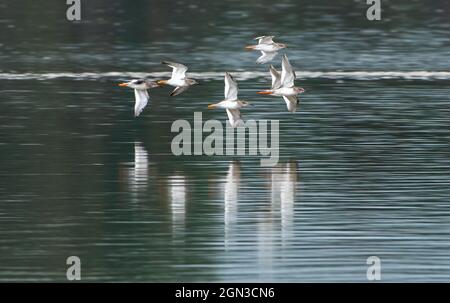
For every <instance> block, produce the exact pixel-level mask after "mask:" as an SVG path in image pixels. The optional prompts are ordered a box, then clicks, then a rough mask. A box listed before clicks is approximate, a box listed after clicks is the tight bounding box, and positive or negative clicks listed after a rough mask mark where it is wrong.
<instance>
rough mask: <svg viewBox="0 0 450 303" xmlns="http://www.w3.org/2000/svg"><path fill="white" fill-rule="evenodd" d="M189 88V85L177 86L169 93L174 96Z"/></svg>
mask: <svg viewBox="0 0 450 303" xmlns="http://www.w3.org/2000/svg"><path fill="white" fill-rule="evenodd" d="M188 88H189V86H177V87H176V88H175V89H174V90H173V91H172V92H171V93H170V96H171V97H173V96H176V95H179V94H181V93H182V92H184V91H186V90H187V89H188Z"/></svg>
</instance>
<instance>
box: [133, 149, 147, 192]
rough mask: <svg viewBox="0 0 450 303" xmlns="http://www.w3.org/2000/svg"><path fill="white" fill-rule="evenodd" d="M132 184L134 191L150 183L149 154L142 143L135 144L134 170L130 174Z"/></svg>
mask: <svg viewBox="0 0 450 303" xmlns="http://www.w3.org/2000/svg"><path fill="white" fill-rule="evenodd" d="M130 177H131V180H130V184H131V187H132V189H133V191H138V190H139V189H141V188H143V187H146V186H147V181H148V153H147V150H146V149H145V147H144V146H143V145H142V144H141V143H140V142H136V143H134V169H133V170H132V171H131V174H130Z"/></svg>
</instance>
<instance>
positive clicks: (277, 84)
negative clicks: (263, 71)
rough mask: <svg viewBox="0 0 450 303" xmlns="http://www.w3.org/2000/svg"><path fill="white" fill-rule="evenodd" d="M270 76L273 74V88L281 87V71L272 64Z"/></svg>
mask: <svg viewBox="0 0 450 303" xmlns="http://www.w3.org/2000/svg"><path fill="white" fill-rule="evenodd" d="M270 76H272V89H277V88H280V87H281V75H280V73H279V72H278V71H277V70H276V69H275V67H273V65H271V66H270Z"/></svg>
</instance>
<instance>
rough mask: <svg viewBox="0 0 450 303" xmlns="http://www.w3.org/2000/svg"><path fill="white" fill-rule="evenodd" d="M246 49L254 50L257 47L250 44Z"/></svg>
mask: <svg viewBox="0 0 450 303" xmlns="http://www.w3.org/2000/svg"><path fill="white" fill-rule="evenodd" d="M245 49H246V50H254V49H255V45H248V46H246V47H245Z"/></svg>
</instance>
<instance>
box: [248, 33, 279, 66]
mask: <svg viewBox="0 0 450 303" xmlns="http://www.w3.org/2000/svg"><path fill="white" fill-rule="evenodd" d="M274 37H275V36H260V37H256V38H255V40H258V44H257V45H249V46H246V47H245V48H246V49H248V50H259V51H260V52H261V56H260V57H259V58H258V59H257V60H256V63H258V64H263V63H267V62H269V61H271V60H272V59H273V58H275V56H276V55H277V54H278V51H279V50H280V49H283V48H286V47H287V45H286V44H284V43H275V42H273V40H272V39H273V38H274Z"/></svg>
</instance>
